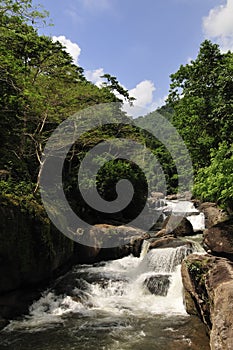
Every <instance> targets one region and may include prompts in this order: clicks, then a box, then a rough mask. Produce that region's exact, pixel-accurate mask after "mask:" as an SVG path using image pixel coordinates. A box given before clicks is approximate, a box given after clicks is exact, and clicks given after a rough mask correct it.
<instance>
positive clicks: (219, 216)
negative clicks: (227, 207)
mask: <svg viewBox="0 0 233 350" xmlns="http://www.w3.org/2000/svg"><path fill="white" fill-rule="evenodd" d="M198 209H199V210H200V211H201V212H203V213H204V215H205V227H206V228H209V227H211V226H213V225H216V224H218V223H219V222H222V221H225V220H227V219H228V214H227V213H226V212H225V211H224V210H222V209H221V208H219V207H218V206H217V204H216V203H211V202H205V203H201V204H200V206H199V207H198Z"/></svg>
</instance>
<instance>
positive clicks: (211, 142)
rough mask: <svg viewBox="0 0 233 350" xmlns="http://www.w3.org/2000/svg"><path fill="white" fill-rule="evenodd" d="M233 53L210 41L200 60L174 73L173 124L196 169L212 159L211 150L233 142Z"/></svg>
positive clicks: (199, 57)
mask: <svg viewBox="0 0 233 350" xmlns="http://www.w3.org/2000/svg"><path fill="white" fill-rule="evenodd" d="M232 73H233V53H231V52H228V53H226V54H222V53H221V52H220V49H219V47H218V45H216V44H212V43H211V42H210V41H208V40H206V41H204V42H203V43H202V45H201V47H200V51H199V54H198V56H197V58H196V60H194V61H191V63H190V64H187V65H186V66H181V67H180V68H179V70H178V71H177V72H176V73H175V74H172V75H171V86H170V94H169V97H168V101H169V102H170V104H171V105H172V106H173V107H174V111H175V114H174V116H173V123H174V125H175V126H176V128H177V129H178V131H179V132H180V134H181V136H182V137H183V139H184V141H185V142H186V145H187V147H188V149H189V151H190V154H191V157H192V160H193V164H194V167H195V170H197V169H199V168H201V167H205V166H206V165H208V164H209V162H210V149H217V148H218V145H219V143H221V142H227V144H228V145H231V144H232V142H233V136H232V129H233V118H232V114H233V82H232Z"/></svg>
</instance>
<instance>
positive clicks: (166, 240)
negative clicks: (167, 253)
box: [149, 236, 192, 249]
mask: <svg viewBox="0 0 233 350" xmlns="http://www.w3.org/2000/svg"><path fill="white" fill-rule="evenodd" d="M182 246H187V247H189V248H190V249H192V242H187V241H183V240H181V239H179V238H174V237H173V236H166V237H162V238H159V239H155V240H153V241H151V243H150V246H149V249H155V248H178V247H182Z"/></svg>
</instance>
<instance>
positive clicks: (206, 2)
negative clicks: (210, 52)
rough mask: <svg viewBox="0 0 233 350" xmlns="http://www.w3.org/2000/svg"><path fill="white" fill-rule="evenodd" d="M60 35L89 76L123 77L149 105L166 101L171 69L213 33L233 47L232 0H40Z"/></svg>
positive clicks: (184, 61) (49, 32)
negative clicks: (106, 74) (109, 75)
mask: <svg viewBox="0 0 233 350" xmlns="http://www.w3.org/2000/svg"><path fill="white" fill-rule="evenodd" d="M38 1H39V3H40V4H42V5H43V6H44V7H45V9H46V10H48V11H49V13H50V18H51V19H52V22H53V26H52V27H45V28H40V29H39V33H40V34H46V35H49V36H52V37H53V39H54V40H59V41H60V42H62V43H63V45H64V46H65V47H66V50H67V51H68V52H70V53H71V55H72V56H73V58H74V62H75V63H76V64H77V65H79V66H81V67H83V68H84V72H85V76H86V77H87V79H88V80H90V81H92V82H93V83H95V84H97V85H100V84H101V82H102V79H101V78H100V77H101V75H103V74H104V73H109V74H111V75H112V76H116V77H117V79H118V81H119V83H120V84H121V85H123V86H124V87H125V88H126V89H127V90H129V92H130V95H131V96H133V97H135V98H136V103H137V104H138V105H140V106H142V107H145V108H147V109H148V110H149V111H152V110H155V109H156V108H157V107H159V106H161V105H163V104H164V101H165V99H166V96H167V95H168V91H169V85H170V78H169V77H170V75H171V74H172V73H175V72H176V71H177V70H178V68H179V66H180V65H181V64H184V65H185V64H187V63H189V62H190V60H192V59H195V58H196V56H197V54H198V50H199V47H200V44H201V43H202V42H203V41H204V40H205V39H210V40H212V41H213V42H216V43H218V44H219V45H220V48H221V50H222V51H223V52H226V51H227V50H232V51H233V0H66V1H64V0H55V1H54V0H38Z"/></svg>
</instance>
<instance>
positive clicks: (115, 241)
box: [75, 224, 150, 263]
mask: <svg viewBox="0 0 233 350" xmlns="http://www.w3.org/2000/svg"><path fill="white" fill-rule="evenodd" d="M84 234H85V235H86V236H85V237H87V239H88V240H89V241H90V242H92V243H93V247H89V246H83V245H81V244H78V245H77V246H76V248H75V250H76V255H77V260H76V262H78V263H94V262H98V261H101V260H114V259H120V258H122V257H124V256H127V255H130V254H133V255H134V256H137V257H139V256H140V252H141V246H142V243H143V240H144V239H147V238H149V237H150V235H149V234H147V233H146V232H145V231H143V230H140V229H138V228H134V227H130V226H124V225H121V226H113V225H108V224H98V225H94V226H92V227H91V229H89V230H88V231H86V232H85V233H84ZM101 246H102V247H101Z"/></svg>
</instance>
